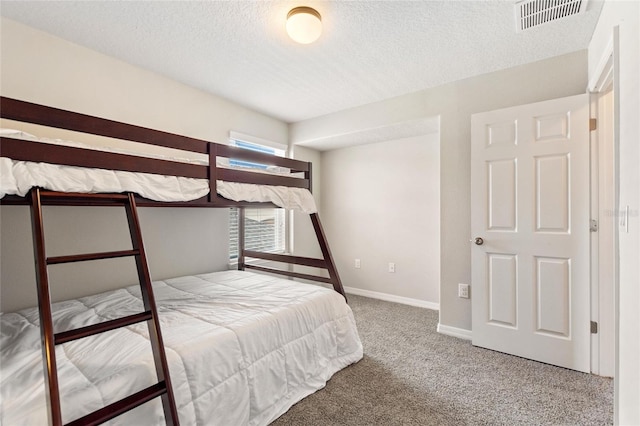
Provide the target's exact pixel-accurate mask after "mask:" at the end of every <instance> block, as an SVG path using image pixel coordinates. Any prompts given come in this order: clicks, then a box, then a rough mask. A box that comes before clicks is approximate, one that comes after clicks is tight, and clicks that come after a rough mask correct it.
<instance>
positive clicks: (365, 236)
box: [322, 132, 440, 308]
mask: <svg viewBox="0 0 640 426" xmlns="http://www.w3.org/2000/svg"><path fill="white" fill-rule="evenodd" d="M439 154H440V138H439V134H438V133H437V132H435V133H431V134H427V135H420V136H413V137H409V138H403V139H395V140H389V141H385V142H377V143H371V144H364V145H358V146H354V147H350V148H344V149H337V150H332V151H327V152H324V153H323V155H322V168H323V178H322V188H323V194H322V206H323V207H322V217H323V219H324V222H325V226H326V228H327V233H328V234H329V237H330V239H331V242H332V250H333V254H334V256H335V258H336V263H337V266H338V269H339V271H340V273H341V277H342V281H343V284H344V285H345V286H347V287H352V288H356V289H358V290H365V291H372V292H376V293H383V295H377V296H378V297H387V298H388V296H387V295H389V294H391V295H393V296H399V297H402V298H408V299H414V300H412V301H410V302H411V303H414V304H418V305H420V306H429V307H433V308H437V306H438V303H439V291H440V288H439V287H440V202H439V200H440V155H439ZM355 259H360V262H361V263H360V268H355ZM390 262H392V263H394V264H395V267H396V268H395V272H394V273H390V272H389V271H388V264H389V263H390ZM364 294H367V293H366V292H365V293H364ZM424 302H427V303H424Z"/></svg>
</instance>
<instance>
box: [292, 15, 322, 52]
mask: <svg viewBox="0 0 640 426" xmlns="http://www.w3.org/2000/svg"><path fill="white" fill-rule="evenodd" d="M287 34H289V37H291V38H292V39H293V41H295V42H297V43H300V44H309V43H313V42H314V41H316V40H317V39H318V38H319V37H320V34H322V18H321V17H320V13H318V11H317V10H315V9H312V8H310V7H306V6H301V7H296V8H293V9H291V10H290V11H289V13H288V14H287Z"/></svg>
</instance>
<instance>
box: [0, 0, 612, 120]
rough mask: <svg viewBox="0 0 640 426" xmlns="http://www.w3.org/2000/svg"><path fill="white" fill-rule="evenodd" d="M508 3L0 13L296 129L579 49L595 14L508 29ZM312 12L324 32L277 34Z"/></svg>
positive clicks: (94, 7) (42, 7) (7, 8)
mask: <svg viewBox="0 0 640 426" xmlns="http://www.w3.org/2000/svg"><path fill="white" fill-rule="evenodd" d="M514 4H515V1H492V0H488V1H480V0H478V1H315V0H312V1H201V2H198V1H170V2H155V1H151V2H150V1H142V2H120V1H106V2H102V1H91V2H83V1H64V2H58V1H46V2H7V1H2V3H1V6H0V14H2V16H5V17H7V18H10V19H13V20H16V21H19V22H22V23H24V24H26V25H29V26H32V27H35V28H38V29H41V30H43V31H45V32H48V33H51V34H54V35H56V36H59V37H61V38H64V39H67V40H70V41H72V42H75V43H78V44H80V45H84V46H87V47H89V48H91V49H93V50H97V51H99V52H102V53H105V54H107V55H110V56H113V57H116V58H119V59H121V60H124V61H126V62H128V63H131V64H133V65H137V66H139V67H142V68H146V69H149V70H152V71H155V72H157V73H159V74H162V75H165V76H167V77H170V78H172V79H174V80H178V81H180V82H183V83H185V84H188V85H190V86H193V87H196V88H199V89H202V90H205V91H208V92H211V93H213V94H216V95H219V96H222V97H224V98H227V99H230V100H233V101H234V102H236V103H239V104H241V105H245V106H247V107H249V108H252V109H255V110H257V111H260V112H263V113H266V114H268V115H270V116H273V117H276V118H279V119H281V120H283V121H285V122H297V121H301V120H305V119H308V118H312V117H316V116H321V115H324V114H328V113H331V112H335V111H340V110H343V109H347V108H351V107H354V106H358V105H363V104H367V103H371V102H375V101H379V100H382V99H387V98H391V97H394V96H398V95H402V94H406V93H410V92H415V91H418V90H421V89H425V88H429V87H434V86H438V85H441V84H444V83H448V82H451V81H455V80H460V79H463V78H467V77H471V76H474V75H478V74H483V73H487V72H491V71H495V70H499V69H504V68H509V67H513V66H517V65H521V64H524V63H528V62H533V61H537V60H541V59H545V58H549V57H553V56H557V55H562V54H565V53H569V52H574V51H578V50H582V49H586V48H587V46H588V44H589V40H590V39H591V35H592V34H593V30H594V28H595V24H596V21H597V19H598V16H599V14H600V10H601V8H602V3H601V2H600V1H599V0H591V1H590V2H589V3H588V9H587V12H586V13H585V14H582V15H579V16H573V17H569V18H567V19H565V20H562V21H558V22H553V23H549V24H546V25H544V26H541V27H539V28H534V29H531V30H527V31H525V32H521V33H518V32H516V29H515V28H516V24H515V11H514ZM300 5H305V6H312V7H314V8H316V9H317V10H318V11H319V12H320V13H321V14H322V18H323V23H324V32H323V34H322V36H321V38H320V39H319V40H318V41H317V42H316V43H314V44H311V45H298V44H295V43H294V42H293V41H291V40H290V39H289V38H288V37H287V36H286V34H285V31H284V26H285V18H286V15H287V12H288V11H289V10H290V9H291V8H293V7H295V6H300Z"/></svg>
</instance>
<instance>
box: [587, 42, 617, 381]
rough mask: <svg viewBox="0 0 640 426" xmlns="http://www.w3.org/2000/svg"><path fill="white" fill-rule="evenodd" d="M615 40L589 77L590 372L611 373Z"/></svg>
mask: <svg viewBox="0 0 640 426" xmlns="http://www.w3.org/2000/svg"><path fill="white" fill-rule="evenodd" d="M613 71H614V67H613V40H611V42H610V43H609V45H608V47H607V49H605V52H604V55H603V57H602V59H601V61H600V63H599V66H598V72H597V74H596V76H595V78H594V79H593V80H592V81H590V82H589V92H590V93H591V108H590V109H591V118H592V119H596V123H597V125H596V127H597V128H596V130H595V131H592V132H591V217H592V219H595V220H596V221H597V225H598V230H597V232H593V233H592V234H591V273H592V274H591V294H592V297H591V320H592V321H594V322H596V323H597V324H598V330H597V331H598V332H597V333H596V334H593V335H592V336H591V372H592V373H594V374H598V375H602V376H607V377H613V375H614V372H615V310H614V305H615V297H614V296H615V283H616V273H617V272H616V267H615V256H616V246H617V239H616V232H615V229H616V218H615V214H614V212H615V209H616V202H615V198H616V197H615V193H616V185H615V176H616V160H615V155H614V152H615V144H614V137H613V134H614V127H615V126H614V122H613V119H614V115H615V114H614V106H615V94H614V93H613Z"/></svg>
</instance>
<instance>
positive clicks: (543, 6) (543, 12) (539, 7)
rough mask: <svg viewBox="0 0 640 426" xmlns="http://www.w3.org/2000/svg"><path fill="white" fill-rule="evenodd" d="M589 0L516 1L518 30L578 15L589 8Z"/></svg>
mask: <svg viewBox="0 0 640 426" xmlns="http://www.w3.org/2000/svg"><path fill="white" fill-rule="evenodd" d="M587 1H588V0H524V1H520V2H518V3H516V19H517V21H518V22H517V27H518V31H524V30H528V29H529V28H533V27H537V26H540V25H542V24H546V23H547V22H552V21H557V20H559V19H563V18H566V17H568V16H572V15H578V14H580V13H582V12H584V11H585V10H586V9H587Z"/></svg>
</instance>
